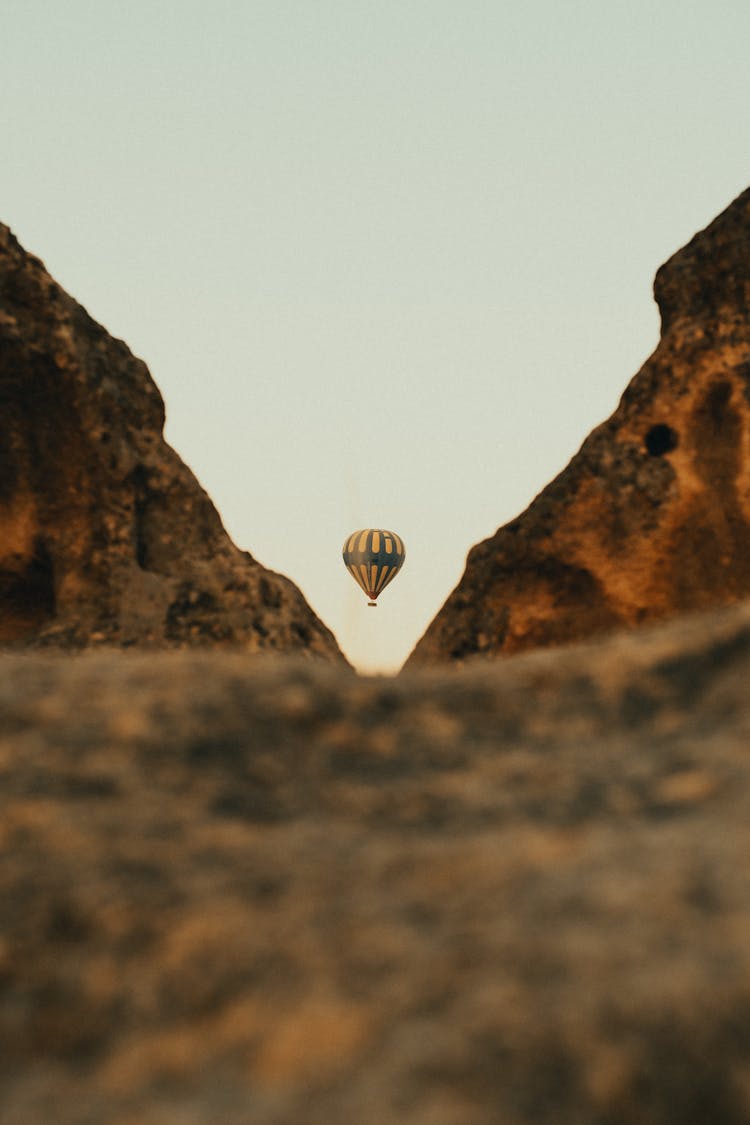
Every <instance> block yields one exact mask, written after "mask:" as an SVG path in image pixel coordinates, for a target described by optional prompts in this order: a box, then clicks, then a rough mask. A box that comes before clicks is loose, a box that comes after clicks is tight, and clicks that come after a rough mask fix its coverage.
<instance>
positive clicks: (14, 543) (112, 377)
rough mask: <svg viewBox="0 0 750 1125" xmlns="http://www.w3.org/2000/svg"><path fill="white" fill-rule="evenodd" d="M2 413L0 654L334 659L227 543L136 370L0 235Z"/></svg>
mask: <svg viewBox="0 0 750 1125" xmlns="http://www.w3.org/2000/svg"><path fill="white" fill-rule="evenodd" d="M0 416H1V417H2V428H1V430H0V644H2V645H9V644H10V645H16V646H17V645H30V644H31V645H62V646H65V647H82V646H85V645H91V644H110V645H111V644H115V645H133V644H139V645H143V644H149V645H156V646H177V647H181V646H186V645H209V646H229V645H232V646H240V647H242V648H244V649H247V650H250V651H256V650H280V651H287V652H291V651H305V652H312V653H316V654H318V655H321V656H324V657H328V658H331V659H334V660H343V657H342V656H341V653H340V651H339V649H338V646H337V644H336V641H335V639H334V637H333V635H332V634H331V632H330V631H329V630H328V629H327V628H326V627H325V626H324V625H323V624H322V622H321V621H319V620H318V618H317V617H316V616H315V614H314V613H313V612H312V610H311V609H310V607H309V606H308V605H307V603H306V602H305V600H304V598H303V597H302V594H301V593H300V591H299V590H298V589H297V588H296V587H295V586H294V585H293V583H292V582H290V581H289V580H288V579H287V578H284V577H283V576H281V575H279V574H275V573H273V572H271V571H268V570H266V569H265V568H264V567H262V566H261V565H260V564H259V563H257V562H256V561H255V560H254V559H253V558H252V557H251V556H250V555H249V554H248V553H247V552H243V551H240V550H238V548H237V547H235V545H234V544H233V543H232V542H231V540H230V539H229V536H228V535H227V533H226V531H225V530H224V528H223V526H222V524H221V520H220V519H219V516H218V514H217V512H216V509H215V508H214V506H213V504H212V503H211V501H210V499H209V497H208V496H207V495H206V493H205V492H204V491H203V489H202V488H201V487H200V485H199V484H198V482H197V481H196V479H195V477H194V476H193V474H192V473H191V472H190V470H189V469H188V468H187V467H186V466H185V465H184V464H183V463H182V461H181V460H180V458H179V457H178V456H177V454H176V453H175V452H174V450H173V449H171V448H170V447H169V446H168V445H167V444H166V442H165V441H164V438H163V434H162V431H163V426H164V405H163V402H162V399H161V396H160V394H159V391H158V390H157V388H156V386H155V384H154V382H153V380H152V379H151V376H150V375H149V372H148V370H147V368H146V366H145V364H144V363H143V362H142V361H141V360H139V359H136V358H135V357H134V356H133V355H132V354H131V353H130V351H129V350H128V348H127V347H126V345H125V344H124V343H122V341H120V340H115V339H112V337H111V336H109V335H108V334H107V332H106V331H105V330H104V329H103V328H102V327H100V325H98V324H96V323H95V322H94V321H93V320H92V319H91V317H89V316H88V314H87V313H86V311H85V310H84V309H83V308H81V306H80V305H78V304H77V303H76V302H75V301H74V300H72V299H71V298H70V297H69V296H68V295H67V294H66V293H64V292H63V291H62V290H61V289H60V287H59V286H58V285H57V284H56V283H55V282H54V281H53V279H52V278H51V277H50V275H49V274H48V273H47V271H46V270H45V268H44V266H43V264H42V263H41V262H40V261H39V260H38V259H37V258H34V257H32V256H31V255H30V254H27V253H26V252H25V251H24V250H23V249H22V248H21V246H19V244H18V242H17V241H16V239H15V238H14V237H13V235H12V234H11V232H10V231H9V230H8V228H7V227H5V226H2V225H0Z"/></svg>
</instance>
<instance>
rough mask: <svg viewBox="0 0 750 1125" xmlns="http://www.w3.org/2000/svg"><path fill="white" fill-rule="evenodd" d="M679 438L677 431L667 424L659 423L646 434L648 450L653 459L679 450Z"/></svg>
mask: <svg viewBox="0 0 750 1125" xmlns="http://www.w3.org/2000/svg"><path fill="white" fill-rule="evenodd" d="M677 443H678V438H677V433H676V431H675V430H673V429H672V427H671V426H668V425H667V424H666V422H657V424H656V425H655V426H652V427H651V429H650V430H649V431H648V433H647V434H646V449H647V450H648V452H649V454H650V456H651V457H663V456H664V454H665V453H671V452H672V450H673V449H676V448H677Z"/></svg>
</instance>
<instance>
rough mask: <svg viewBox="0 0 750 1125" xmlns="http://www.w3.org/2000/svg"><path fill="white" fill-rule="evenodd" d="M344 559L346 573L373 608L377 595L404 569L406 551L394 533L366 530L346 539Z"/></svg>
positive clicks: (375, 529) (370, 528) (355, 532)
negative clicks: (364, 594)
mask: <svg viewBox="0 0 750 1125" xmlns="http://www.w3.org/2000/svg"><path fill="white" fill-rule="evenodd" d="M343 555H344V563H345V565H346V569H347V570H348V571H349V573H350V574H351V576H352V578H353V579H354V581H355V582H357V583H358V585H360V586H361V587H362V589H363V590H364V592H365V593H366V594H367V596H368V598H369V599H370V602H369V604H370V605H375V599H376V598H377V596H378V594H382V592H383V590H385V588H386V586H387V585H388V583H389V582H392V581H393V579H394V578H395V577H396V575H397V574H398V572H399V570H400V569H401V567H402V566H403V565H404V559H405V558H406V551H405V550H404V544H403V541H402V539H401V538H400V537H399V536H398V535H396V533H395V531H383V529H382V528H379V527H378V528H374V527H366V528H364V529H363V530H362V531H354V532H352V534H351V535H349V536H348V537H347V540H346V542H345V543H344V548H343Z"/></svg>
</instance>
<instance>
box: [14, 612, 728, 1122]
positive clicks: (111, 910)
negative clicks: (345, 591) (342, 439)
mask: <svg viewBox="0 0 750 1125" xmlns="http://www.w3.org/2000/svg"><path fill="white" fill-rule="evenodd" d="M749 679H750V606H748V605H744V606H741V607H732V608H731V609H728V610H723V611H715V612H714V613H712V614H709V615H708V616H707V617H704V616H701V617H699V618H698V619H689V620H683V619H681V620H680V621H678V622H672V623H670V624H667V625H663V626H659V627H654V628H650V629H644V630H639V631H638V633H636V634H628V635H626V636H624V637H622V636H618V637H610V638H607V639H606V640H604V641H600V642H598V643H596V644H591V645H589V646H584V647H581V648H576V647H569V648H564V649H559V650H555V651H547V652H537V653H531V654H527V655H523V656H520V657H518V658H514V659H512V660H508V661H503V662H499V663H492V664H483V665H475V666H473V667H469V668H461V669H453V668H451V669H447V670H445V669H443V670H438V671H417V672H412V673H405V674H403V675H401V676H400V677H398V678H396V679H392V680H382V679H381V680H378V679H372V680H368V679H360V678H357V677H354V676H351V675H350V674H349V673H348V672H347V671H346V670H344V669H339V668H337V667H334V666H332V665H331V664H326V663H324V662H322V661H319V662H315V661H304V662H303V661H301V660H297V661H295V660H292V659H290V658H278V659H269V660H263V661H258V660H255V659H251V658H248V657H246V656H242V655H238V654H231V653H222V652H218V653H217V652H213V653H206V652H196V651H192V652H175V653H171V652H167V653H158V654H154V653H144V652H105V653H102V652H88V653H84V654H82V655H80V656H78V657H76V658H75V659H74V660H71V659H69V658H68V657H67V656H66V657H65V658H63V657H61V656H59V655H54V654H47V653H44V654H31V655H29V654H23V655H17V654H7V655H4V656H2V657H0V772H1V775H2V777H1V784H0V833H1V834H2V848H0V1125H32V1123H34V1125H36V1123H40V1125H41V1123H46V1122H50V1123H52V1122H54V1125H83V1123H85V1122H90V1123H93V1122H96V1125H132V1123H134V1122H138V1125H186V1123H194V1125H208V1123H214V1122H216V1123H219V1122H220V1123H221V1125H248V1123H250V1122H253V1123H255V1122H258V1123H259V1125H260V1123H262V1125H266V1123H268V1125H271V1123H272V1125H301V1123H303V1122H304V1125H353V1123H355V1122H356V1125H391V1123H393V1125H497V1123H498V1122H502V1123H503V1125H604V1123H606V1125H644V1123H646V1122H647V1123H649V1125H677V1123H679V1125H706V1123H708V1122H710V1123H711V1125H744V1123H746V1122H747V1121H748V1120H750V1082H749V1081H748V1076H749V1075H750V1034H749V1031H750V869H749V868H748V863H747V857H748V854H750V756H749V755H748V753H747V747H748V740H749V739H750V694H748V690H747V684H748V680H749Z"/></svg>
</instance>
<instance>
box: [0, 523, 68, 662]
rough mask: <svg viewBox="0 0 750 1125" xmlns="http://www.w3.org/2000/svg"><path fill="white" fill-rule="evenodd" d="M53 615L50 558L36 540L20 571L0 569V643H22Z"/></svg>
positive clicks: (53, 593) (54, 610)
mask: <svg viewBox="0 0 750 1125" xmlns="http://www.w3.org/2000/svg"><path fill="white" fill-rule="evenodd" d="M55 612H56V605H55V575H54V567H53V563H52V557H51V555H50V553H49V551H48V549H47V547H46V545H45V544H44V543H43V542H42V541H41V540H38V541H37V543H36V545H35V549H34V554H33V555H32V557H31V559H29V560H28V561H27V562H26V564H25V566H23V568H21V569H18V570H15V569H14V570H6V571H3V570H0V642H4V643H7V642H9V641H17V640H22V639H23V638H25V637H28V635H29V634H30V633H34V632H35V631H36V630H37V629H39V628H41V627H42V626H43V625H44V624H45V623H46V622H47V621H51V620H52V619H53V618H54V616H55Z"/></svg>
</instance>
